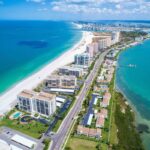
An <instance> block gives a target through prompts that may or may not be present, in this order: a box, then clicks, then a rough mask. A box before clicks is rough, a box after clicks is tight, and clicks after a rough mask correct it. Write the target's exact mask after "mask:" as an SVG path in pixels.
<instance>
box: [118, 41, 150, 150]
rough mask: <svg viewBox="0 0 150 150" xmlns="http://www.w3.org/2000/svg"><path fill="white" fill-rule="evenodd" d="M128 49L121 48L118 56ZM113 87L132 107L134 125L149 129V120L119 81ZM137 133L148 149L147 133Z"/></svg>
mask: <svg viewBox="0 0 150 150" xmlns="http://www.w3.org/2000/svg"><path fill="white" fill-rule="evenodd" d="M147 40H149V39H145V40H143V42H145V41H147ZM143 42H142V44H143ZM139 44H141V43H138V44H137V45H139ZM137 45H133V47H135V46H137ZM129 49H130V47H129V48H126V49H124V50H121V51H120V53H119V55H118V57H119V56H120V54H121V53H122V52H124V51H125V50H129ZM116 77H117V71H116ZM115 89H116V91H117V92H119V93H121V94H122V95H123V97H124V98H125V99H126V102H127V105H129V107H130V108H131V109H132V111H133V113H134V117H135V119H134V122H135V125H136V127H138V125H140V124H143V125H147V126H148V127H149V129H150V125H149V123H150V121H148V120H147V119H145V118H143V117H142V116H141V114H140V112H139V111H138V110H137V108H136V106H135V105H134V104H133V102H132V100H131V98H129V97H130V96H129V95H128V94H127V93H126V92H125V91H124V90H123V89H122V87H120V86H119V83H118V81H117V80H116V81H115ZM137 131H138V130H137ZM138 134H139V135H140V138H141V140H142V143H143V145H144V148H145V149H146V150H148V149H149V146H148V143H147V141H148V139H146V138H148V136H149V133H146V132H145V131H143V133H141V134H140V133H138Z"/></svg>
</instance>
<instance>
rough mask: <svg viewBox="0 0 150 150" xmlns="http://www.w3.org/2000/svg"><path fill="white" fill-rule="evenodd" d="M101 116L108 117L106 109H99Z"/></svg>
mask: <svg viewBox="0 0 150 150" xmlns="http://www.w3.org/2000/svg"><path fill="white" fill-rule="evenodd" d="M100 113H101V114H102V115H103V116H104V118H105V119H106V118H108V110H107V109H104V108H103V109H101V112H100Z"/></svg>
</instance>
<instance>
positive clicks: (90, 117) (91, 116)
mask: <svg viewBox="0 0 150 150" xmlns="http://www.w3.org/2000/svg"><path fill="white" fill-rule="evenodd" d="M92 119H93V114H90V115H89V119H88V122H87V125H89V126H90V125H91V123H92Z"/></svg>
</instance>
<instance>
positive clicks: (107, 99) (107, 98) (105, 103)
mask: <svg viewBox="0 0 150 150" xmlns="http://www.w3.org/2000/svg"><path fill="white" fill-rule="evenodd" d="M110 99H111V94H110V93H109V92H106V93H105V94H104V96H103V101H102V102H100V105H101V107H103V108H106V107H108V106H109V102H110Z"/></svg>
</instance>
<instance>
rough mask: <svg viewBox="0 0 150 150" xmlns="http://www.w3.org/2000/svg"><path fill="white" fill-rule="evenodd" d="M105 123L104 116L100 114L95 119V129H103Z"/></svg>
mask: <svg viewBox="0 0 150 150" xmlns="http://www.w3.org/2000/svg"><path fill="white" fill-rule="evenodd" d="M104 123H105V118H104V116H103V115H102V114H101V113H100V116H98V117H97V120H96V128H103V127H104Z"/></svg>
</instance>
